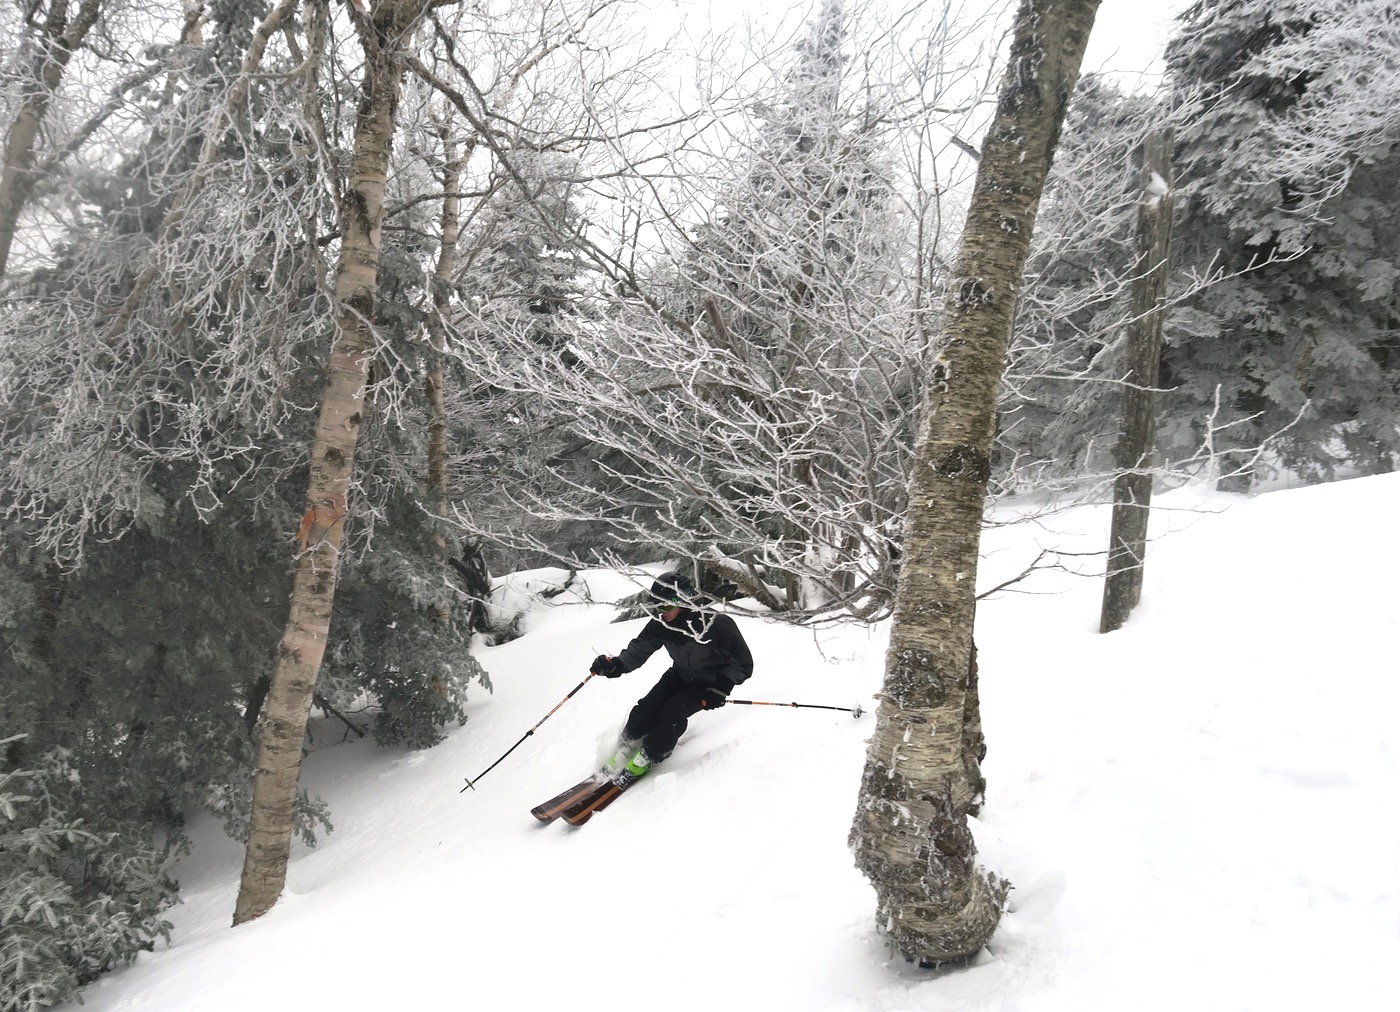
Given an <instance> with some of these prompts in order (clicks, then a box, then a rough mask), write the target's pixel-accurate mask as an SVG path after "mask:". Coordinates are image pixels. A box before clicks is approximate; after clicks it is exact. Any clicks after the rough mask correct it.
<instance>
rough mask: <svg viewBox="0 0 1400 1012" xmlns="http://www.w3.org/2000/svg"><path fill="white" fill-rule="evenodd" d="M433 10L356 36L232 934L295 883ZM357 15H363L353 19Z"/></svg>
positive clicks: (392, 16)
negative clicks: (423, 34)
mask: <svg viewBox="0 0 1400 1012" xmlns="http://www.w3.org/2000/svg"><path fill="white" fill-rule="evenodd" d="M427 2H428V0H382V2H380V3H379V4H377V5H375V6H374V7H373V8H372V12H371V13H370V14H369V15H368V16H365V15H363V14H358V13H356V18H355V19H356V27H357V29H358V31H359V33H360V38H361V43H362V46H363V48H364V53H365V70H364V82H363V84H362V89H361V97H360V107H359V111H358V114H357V117H356V124H355V142H354V152H353V154H352V155H351V160H350V178H349V185H348V187H347V190H346V201H345V210H344V214H343V221H342V239H341V250H340V262H339V265H338V267H337V273H336V282H335V294H336V301H337V304H338V309H337V313H336V336H335V341H334V343H333V345H332V346H331V353H330V365H329V370H328V373H327V376H326V386H325V392H324V395H323V397H322V401H321V412H320V417H319V421H318V424H317V428H316V437H315V442H314V443H313V445H312V449H311V477H310V481H309V483H308V487H307V494H306V514H305V517H304V518H303V520H302V523H301V528H300V530H299V532H298V549H299V550H298V554H297V557H296V569H295V574H294V577H293V584H292V596H291V607H290V611H289V614H288V617H287V627H286V631H285V632H284V633H283V635H282V642H281V645H280V646H279V648H278V653H277V664H276V667H275V668H274V670H273V675H272V684H271V686H270V688H269V691H268V696H267V701H266V703H265V704H264V707H263V713H262V719H261V736H260V739H259V743H258V766H257V772H256V776H255V777H254V783H253V806H252V816H251V823H250V831H249V835H248V849H247V852H246V855H245V858H244V863H243V879H242V883H241V885H240V887H239V892H238V901H237V904H236V906H235V909H234V915H233V923H234V924H242V923H243V922H245V921H249V920H252V919H253V918H255V917H259V916H261V915H262V914H264V913H266V912H267V911H268V910H269V909H271V907H272V905H273V904H274V903H276V902H277V897H278V896H279V895H280V894H281V892H282V887H283V885H284V883H285V882H286V877H287V856H288V853H289V851H290V849H291V837H292V830H293V821H294V808H295V805H296V799H297V781H298V779H299V777H300V774H301V758H302V741H303V739H304V738H305V735H306V721H307V716H308V714H309V712H310V709H311V700H312V695H313V692H314V690H315V687H316V676H317V674H318V672H319V671H320V668H321V660H322V657H323V656H324V654H325V649H326V637H327V634H328V632H329V630H330V620H331V606H332V603H333V601H334V597H335V586H336V577H337V574H338V571H339V566H340V546H341V542H342V538H343V536H344V528H345V524H344V521H345V512H346V501H347V495H348V493H349V490H350V482H351V478H352V477H353V470H354V460H355V444H356V443H357V442H358V439H359V434H360V423H361V415H360V412H361V409H362V406H363V403H364V394H365V381H366V377H367V375H368V365H369V359H370V354H371V348H372V346H373V338H374V335H373V321H374V304H375V289H376V285H377V281H378V271H379V249H380V229H381V225H382V223H383V218H384V184H385V178H386V176H387V174H388V169H389V153H390V148H391V145H392V142H393V133H394V115H395V112H396V109H397V106H398V97H399V86H400V82H401V80H402V77H403V68H404V64H405V61H406V59H407V46H408V42H409V39H410V36H411V33H412V31H413V29H414V27H415V25H416V23H417V20H418V17H419V15H420V14H421V13H422V11H423V9H424V7H425V5H426V3H427ZM354 11H355V12H357V11H358V7H356V8H355V9H354Z"/></svg>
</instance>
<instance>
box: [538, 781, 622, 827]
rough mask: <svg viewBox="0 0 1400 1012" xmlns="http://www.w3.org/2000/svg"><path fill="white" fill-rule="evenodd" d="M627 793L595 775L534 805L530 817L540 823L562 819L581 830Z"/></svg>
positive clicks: (620, 787)
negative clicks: (590, 820)
mask: <svg viewBox="0 0 1400 1012" xmlns="http://www.w3.org/2000/svg"><path fill="white" fill-rule="evenodd" d="M626 789H627V788H626V787H622V786H619V785H618V784H615V783H613V781H612V780H611V779H610V778H609V777H608V776H606V775H605V774H601V773H595V774H593V775H592V776H590V777H588V778H587V779H584V780H580V781H579V782H578V783H576V784H574V786H572V787H570V788H569V789H568V790H567V791H563V792H561V793H559V794H556V795H555V796H554V797H552V798H550V799H549V800H548V801H546V802H545V803H544V804H541V805H536V806H535V807H534V808H532V809H530V814H531V815H533V816H534V817H535V818H537V819H539V820H540V821H541V822H553V821H554V820H555V819H560V818H562V819H563V820H564V821H565V822H567V823H568V824H569V825H571V826H582V825H583V824H584V823H585V822H587V821H588V820H589V819H591V818H593V815H594V813H596V812H601V811H602V810H603V809H604V808H607V807H608V806H609V805H611V804H612V803H613V802H614V801H616V800H617V799H618V796H619V795H620V794H622V792H623V791H625V790H626Z"/></svg>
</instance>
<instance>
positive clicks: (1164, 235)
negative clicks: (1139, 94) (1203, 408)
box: [1099, 131, 1172, 633]
mask: <svg viewBox="0 0 1400 1012" xmlns="http://www.w3.org/2000/svg"><path fill="white" fill-rule="evenodd" d="M1171 137H1172V135H1171V132H1170V131H1161V132H1158V133H1154V134H1153V135H1152V136H1151V137H1149V138H1148V139H1147V141H1146V142H1145V143H1144V144H1143V165H1142V200H1141V203H1140V204H1139V205H1138V220H1137V246H1138V269H1137V272H1136V276H1135V278H1134V280H1133V321H1132V323H1131V324H1130V327H1131V329H1130V331H1129V334H1128V373H1127V375H1126V376H1125V377H1124V383H1123V431H1122V433H1121V434H1120V435H1119V438H1118V442H1117V444H1116V445H1115V446H1114V448H1113V456H1114V463H1115V464H1116V465H1117V467H1118V474H1117V475H1116V476H1115V477H1114V479H1113V523H1112V526H1111V528H1110V530H1109V535H1108V572H1107V574H1106V575H1105V577H1104V584H1103V607H1102V609H1101V611H1100V613H1099V632H1101V633H1106V632H1113V631H1114V630H1115V629H1120V628H1122V626H1123V623H1124V622H1126V621H1127V620H1128V615H1129V614H1130V613H1131V612H1132V610H1133V609H1134V608H1135V607H1137V603H1138V601H1139V600H1141V598H1142V563H1143V557H1144V556H1145V555H1146V554H1147V521H1148V517H1149V514H1150V512H1151V507H1152V465H1153V459H1152V457H1153V448H1154V444H1155V442H1156V436H1157V383H1158V377H1159V375H1160V372H1161V356H1162V305H1163V303H1164V302H1165V301H1166V297H1167V277H1168V275H1169V273H1170V270H1169V268H1170V260H1171V243H1172V191H1171V177H1172V170H1171Z"/></svg>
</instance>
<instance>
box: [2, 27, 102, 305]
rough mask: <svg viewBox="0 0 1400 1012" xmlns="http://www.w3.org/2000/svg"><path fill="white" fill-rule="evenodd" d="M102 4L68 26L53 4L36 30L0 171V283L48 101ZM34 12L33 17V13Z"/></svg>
mask: <svg viewBox="0 0 1400 1012" xmlns="http://www.w3.org/2000/svg"><path fill="white" fill-rule="evenodd" d="M100 6H101V0H84V2H83V3H82V4H81V5H80V6H79V8H78V13H77V15H76V16H75V17H74V18H73V21H72V23H71V24H70V23H69V21H68V0H52V2H51V3H50V4H49V9H48V11H47V12H46V16H45V19H44V27H43V28H42V29H41V30H40V31H41V35H40V38H39V40H38V49H39V52H38V55H37V56H36V57H35V60H34V68H33V76H32V79H31V80H29V81H26V82H25V83H24V85H23V87H24V97H23V98H22V99H21V100H20V105H19V111H18V113H16V115H15V118H14V122H12V123H11V124H10V129H9V131H8V132H7V133H6V135H5V154H4V159H5V160H4V164H3V166H0V278H3V277H4V276H5V270H6V268H7V266H8V265H9V261H10V249H11V247H12V246H13V245H14V241H15V229H16V228H17V227H18V226H19V215H20V212H21V211H23V210H24V205H25V204H26V203H27V202H28V200H29V194H30V192H31V191H32V190H33V189H34V173H33V172H32V171H31V167H32V166H33V164H34V143H35V141H37V140H38V138H39V128H40V127H41V126H42V125H43V123H44V116H45V115H46V114H47V113H48V110H49V101H50V99H52V98H53V95H54V92H55V91H57V90H58V84H59V82H60V81H61V80H63V71H64V69H65V68H66V67H67V66H68V61H69V60H71V59H72V58H73V51H74V50H75V49H77V48H78V47H79V46H80V45H82V43H83V39H85V38H86V37H87V33H88V32H89V31H90V30H91V29H92V26H93V24H94V23H95V22H96V21H97V15H98V11H99V9H100ZM36 13H37V12H36Z"/></svg>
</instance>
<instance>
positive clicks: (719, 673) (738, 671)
mask: <svg viewBox="0 0 1400 1012" xmlns="http://www.w3.org/2000/svg"><path fill="white" fill-rule="evenodd" d="M662 647H665V648H666V653H668V654H670V655H671V670H672V671H674V672H675V673H676V675H677V677H679V678H680V680H681V681H683V682H693V683H699V684H701V685H714V686H716V687H718V688H721V689H723V690H724V691H725V692H728V691H729V690H730V689H732V688H733V687H734V686H736V685H738V684H739V683H740V682H742V681H744V680H745V679H747V678H748V677H749V676H750V675H751V674H753V655H752V654H750V653H749V645H748V644H747V643H745V642H744V637H743V634H742V633H740V632H739V626H738V625H737V624H736V623H735V621H734V620H733V619H732V618H730V617H729V616H728V615H717V614H714V613H711V612H698V611H682V612H681V613H680V614H679V615H677V616H676V620H675V621H674V622H663V621H661V619H659V618H654V619H652V620H651V621H650V622H648V623H647V624H646V625H645V626H643V627H642V631H641V632H639V633H638V634H637V636H636V638H635V639H634V640H632V642H631V643H628V644H627V646H625V647H624V648H623V650H622V653H620V654H618V655H617V660H618V661H619V662H620V663H621V665H622V670H623V671H633V670H635V669H637V668H640V667H641V666H642V665H643V664H645V663H646V660H647V658H648V657H650V656H651V655H652V654H654V653H656V651H657V650H659V649H661V648H662Z"/></svg>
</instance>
